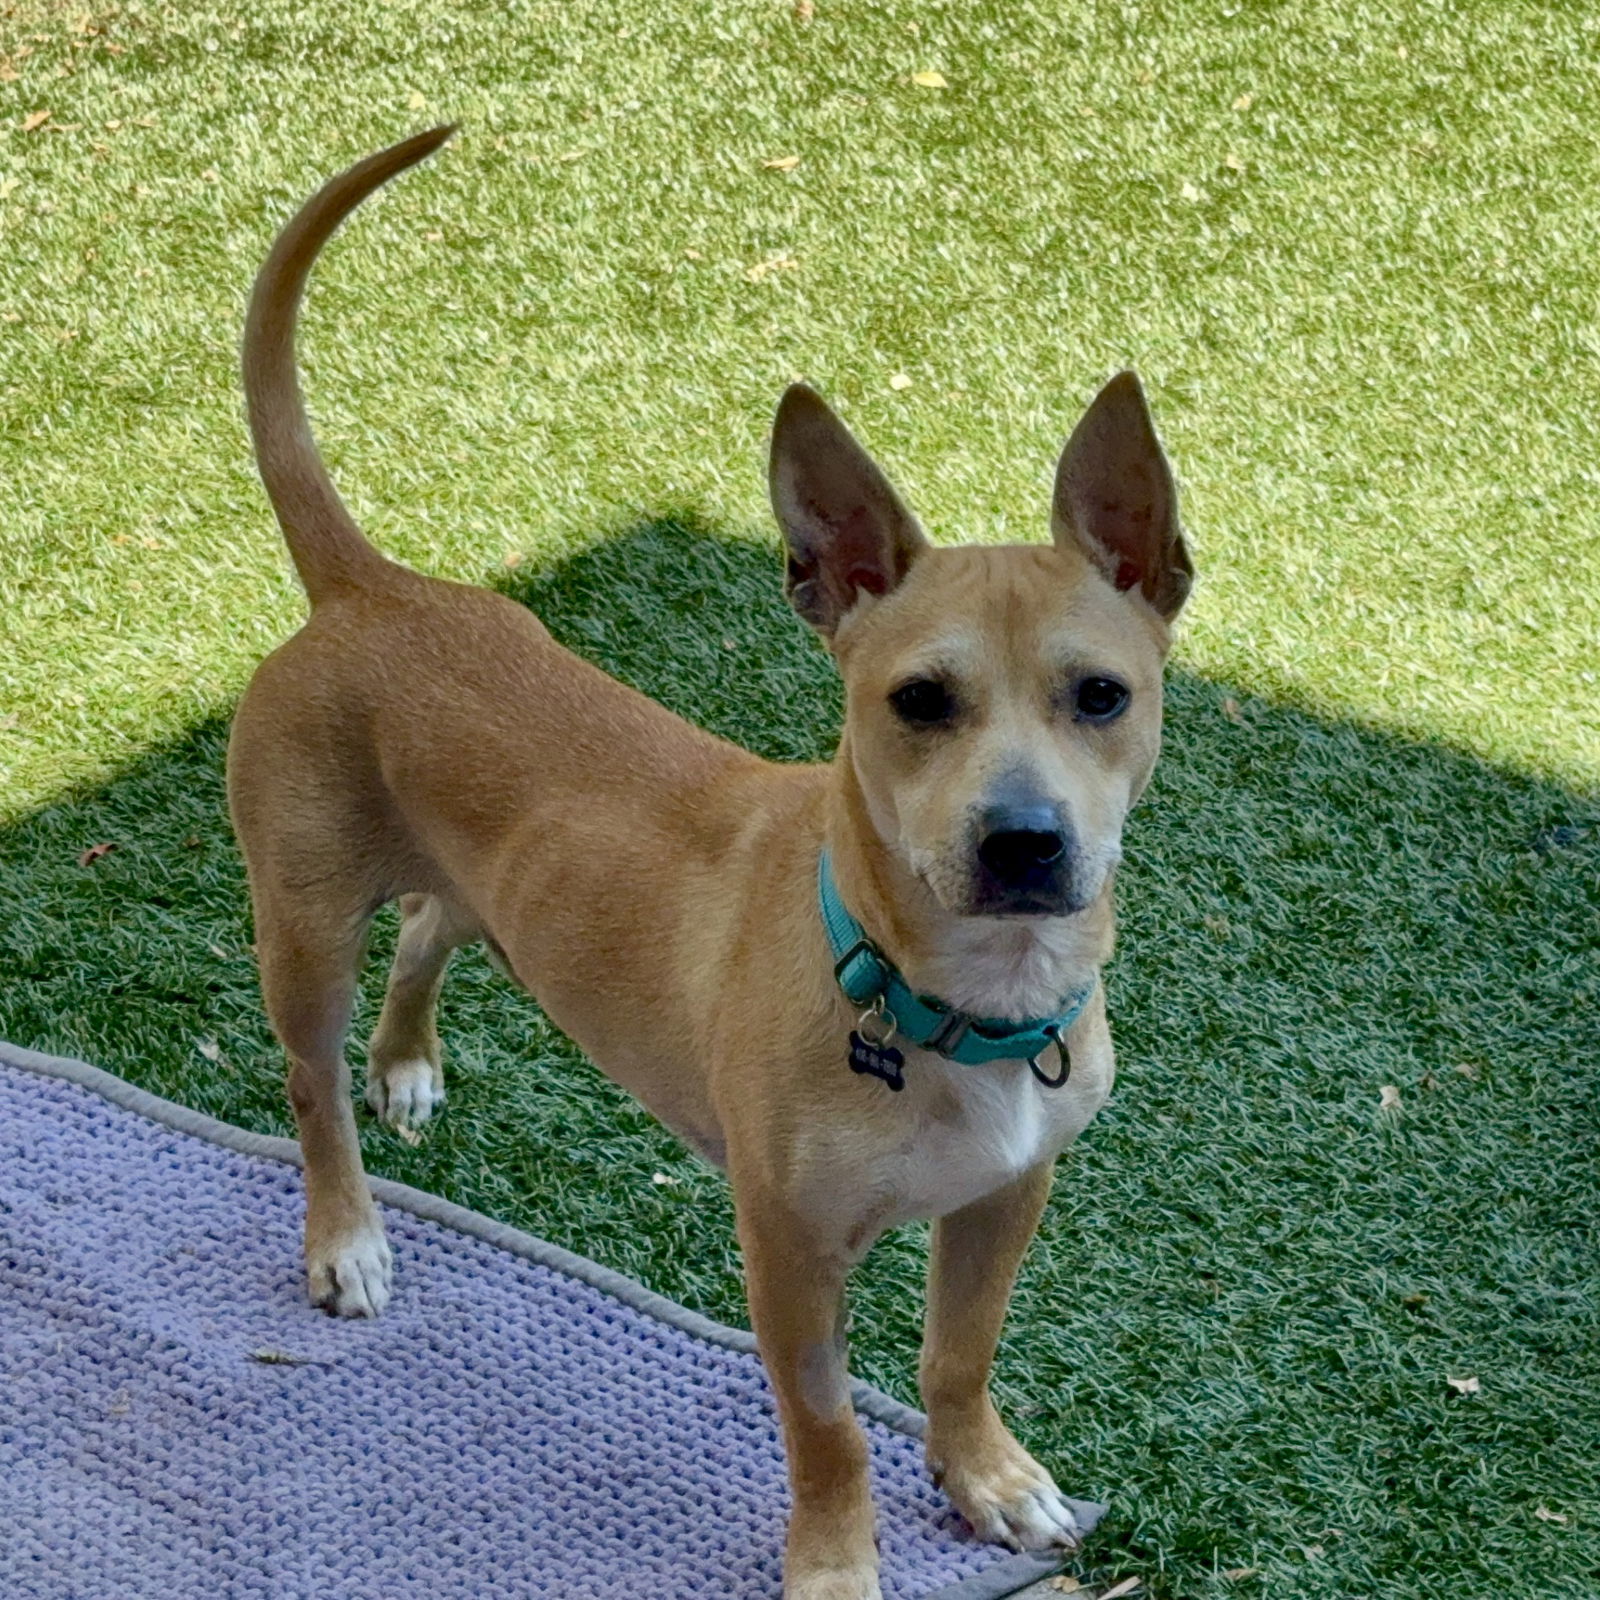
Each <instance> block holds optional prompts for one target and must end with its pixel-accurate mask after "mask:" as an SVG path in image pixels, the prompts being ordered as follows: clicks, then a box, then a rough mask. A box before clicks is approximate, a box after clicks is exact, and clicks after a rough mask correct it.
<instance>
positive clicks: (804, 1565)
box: [735, 1179, 880, 1600]
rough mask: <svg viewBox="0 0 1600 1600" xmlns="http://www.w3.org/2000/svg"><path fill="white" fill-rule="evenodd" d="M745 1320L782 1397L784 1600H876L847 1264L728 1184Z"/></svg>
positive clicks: (785, 1215)
mask: <svg viewBox="0 0 1600 1600" xmlns="http://www.w3.org/2000/svg"><path fill="white" fill-rule="evenodd" d="M735 1195H736V1199H737V1204H738V1219H739V1243H740V1246H741V1247H742V1249H743V1251H744V1271H745V1287H746V1292H747V1293H748V1295H749V1300H750V1319H751V1322H752V1323H753V1325H754V1327H755V1332H756V1339H757V1341H758V1342H759V1344H760V1346H761V1359H762V1361H763V1362H764V1363H765V1365H766V1369H767V1376H768V1378H769V1379H770V1380H771V1383H772V1387H773V1391H774V1393H775V1394H776V1396H777V1401H778V1415H779V1418H780V1420H781V1422H782V1424H783V1443H784V1450H785V1454H786V1455H787V1458H788V1466H789V1488H790V1494H791V1498H792V1501H793V1507H792V1510H791V1512H790V1516H789V1538H788V1544H787V1548H786V1552H785V1555H784V1566H783V1572H784V1583H783V1594H784V1600H879V1593H880V1591H879V1588H878V1553H877V1547H876V1545H875V1543H874V1540H873V1517H872V1492H871V1488H870V1486H869V1483H868V1479H867V1442H866V1439H865V1438H864V1437H863V1435H862V1432H861V1428H860V1425H859V1424H858V1423H857V1421H856V1416H855V1410H854V1408H853V1407H852V1405H851V1403H850V1379H849V1375H848V1373H847V1371H846V1367H845V1339H844V1284H845V1276H846V1274H847V1273H848V1271H849V1268H850V1263H849V1261H848V1260H847V1259H846V1258H845V1256H844V1254H843V1252H836V1251H832V1250H829V1249H827V1248H826V1247H824V1246H823V1245H821V1244H820V1243H819V1241H818V1240H817V1238H816V1235H815V1233H814V1231H813V1230H812V1229H811V1228H810V1227H808V1225H807V1224H806V1223H805V1222H803V1221H802V1220H801V1219H800V1218H798V1217H797V1216H795V1215H794V1213H793V1212H792V1211H791V1210H790V1209H789V1208H788V1207H787V1206H785V1205H784V1204H783V1203H782V1201H781V1200H779V1199H777V1197H775V1196H773V1195H771V1194H770V1192H768V1193H762V1192H759V1191H757V1192H750V1191H749V1190H745V1191H744V1192H741V1190H740V1186H739V1184H738V1182H737V1179H736V1180H735Z"/></svg>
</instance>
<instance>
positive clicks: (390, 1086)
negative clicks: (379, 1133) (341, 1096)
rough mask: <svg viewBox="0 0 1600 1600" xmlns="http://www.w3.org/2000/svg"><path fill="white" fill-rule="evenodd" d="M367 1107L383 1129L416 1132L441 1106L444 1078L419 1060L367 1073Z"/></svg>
mask: <svg viewBox="0 0 1600 1600" xmlns="http://www.w3.org/2000/svg"><path fill="white" fill-rule="evenodd" d="M367 1104H368V1105H369V1106H371V1107H372V1109H373V1111H374V1112H375V1113H376V1114H377V1116H378V1117H379V1118H380V1119H381V1120H382V1121H383V1122H384V1123H385V1125H386V1126H388V1127H391V1128H394V1129H397V1130H398V1129H405V1130H408V1131H415V1130H416V1129H417V1128H420V1127H422V1125H423V1124H424V1123H425V1122H427V1120H428V1119H429V1118H430V1117H431V1116H432V1115H433V1113H434V1111H435V1110H436V1109H437V1108H438V1107H439V1106H442V1105H443V1104H444V1074H443V1073H442V1072H441V1071H440V1070H439V1069H438V1068H437V1067H436V1066H434V1065H433V1063H432V1062H430V1061H424V1060H422V1059H421V1058H420V1057H419V1058H417V1059H416V1060H413V1061H397V1062H396V1063H395V1064H394V1065H393V1066H391V1067H385V1068H383V1070H382V1071H381V1072H374V1071H371V1070H370V1069H369V1071H368V1073H367Z"/></svg>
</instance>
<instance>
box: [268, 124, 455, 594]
mask: <svg viewBox="0 0 1600 1600" xmlns="http://www.w3.org/2000/svg"><path fill="white" fill-rule="evenodd" d="M454 132H455V125H454V124H453V123H452V124H449V125H447V126H445V127H440V128H430V129H429V130H428V132H426V133H419V134H417V135H415V136H414V137H413V138H410V139H405V140H402V141H401V142H400V143H399V144H396V145H391V146H390V147H389V148H388V149H387V150H380V151H379V152H378V153H377V154H376V155H372V156H368V157H367V159H366V160H365V161H358V162H357V163H356V164H355V165H354V166H353V167H351V168H349V169H348V170H347V171H345V172H341V173H340V174H339V176H338V177H337V178H334V179H332V180H331V181H330V182H328V183H326V184H324V185H323V186H322V188H320V189H319V190H318V191H317V192H316V193H315V194H314V195H312V197H311V198H310V199H309V200H308V201H306V203H305V204H304V205H303V206H301V208H300V209H299V211H297V212H296V213H295V216H294V220H293V221H291V222H290V223H289V225H288V226H287V227H286V228H285V229H284V230H283V232H282V233H280V234H279V235H278V238H277V242H276V243H275V244H274V245H273V247H272V251H271V253H270V254H269V255H268V257H267V259H266V262H265V264H264V265H263V266H262V268H261V271H260V272H259V273H257V275H256V283H255V289H254V291H253V292H252V294H251V296H250V310H249V313H248V315H247V316H246V317H245V324H244V393H245V401H246V405H247V408H248V411H249V416H250V435H251V437H252V439H254V441H255V447H256V465H257V467H258V469H259V470H260V473H261V481H262V482H263V483H264V484H265V485H266V488H267V495H268V497H269V498H270V499H271V501H272V509H273V510H274V511H276V512H277V514H278V523H279V526H280V527H281V528H282V529H283V536H284V538H285V539H286V540H287V541H288V545H289V554H290V555H291V556H292V557H293V558H294V564H295V568H296V570H297V571H298V572H299V574H300V581H301V582H302V583H303V584H304V585H305V587H306V593H307V594H308V595H309V596H310V598H311V603H312V605H315V604H316V603H317V602H318V601H319V600H321V599H323V598H325V597H326V596H328V595H330V594H332V593H334V592H335V591H336V590H339V589H346V588H351V587H360V586H362V585H364V584H371V583H373V582H375V581H381V579H382V577H383V575H384V573H386V572H389V571H393V570H394V568H393V564H392V563H391V562H389V561H387V560H386V559H385V558H384V557H383V556H381V555H380V554H379V553H378V551H377V550H376V549H374V548H373V546H372V545H371V544H369V543H368V542H367V538H366V535H365V534H363V533H362V531H361V530H360V528H358V527H357V526H356V523H355V519H354V518H353V517H352V516H351V515H350V513H349V511H348V510H346V509H345V504H344V502H343V501H342V500H341V499H340V498H339V491H338V490H337V489H335V488H334V486H333V480H332V479H331V478H330V477H329V476H328V469H327V468H326V467H325V466H323V464H322V457H321V455H320V454H319V453H318V451H317V441H316V439H315V438H314V437H313V435H312V432H311V424H310V422H309V420H308V419H307V417H306V406H305V400H304V398H303V397H302V396H301V393H300V381H299V378H298V376H297V375H296V372H295V359H294V327H295V318H296V315H297V313H298V312H299V309H300V298H301V295H302V294H303V293H304V291H305V286H306V279H307V277H308V276H309V275H310V272H311V264H312V262H314V261H315V260H316V258H317V252H318V251H319V250H321V249H322V247H323V245H324V244H326V243H327V241H328V237H329V235H330V234H332V233H333V231H334V229H335V228H337V227H338V226H339V224H340V223H341V222H343V221H344V219H345V218H346V217H347V216H349V215H350V213H351V212H352V211H354V210H355V208H356V207H357V206H358V205H360V204H361V202H362V201H363V200H365V199H366V198H367V196H368V195H369V194H371V193H372V191H373V190H374V189H376V188H378V187H380V186H381V185H382V184H385V183H387V182H388V181H389V179H390V178H392V177H394V175H395V174H396V173H397V172H404V171H405V169H406V168H407V167H409V166H413V165H414V164H415V163H416V162H418V161H421V160H422V159H423V157H424V156H429V155H432V154H433V152H434V151H435V150H437V149H438V148H439V146H440V145H442V144H443V143H444V142H445V140H446V139H448V138H449V137H450V135H451V134H452V133H454Z"/></svg>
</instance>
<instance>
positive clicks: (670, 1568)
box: [0, 1045, 1103, 1600]
mask: <svg viewBox="0 0 1600 1600" xmlns="http://www.w3.org/2000/svg"><path fill="white" fill-rule="evenodd" d="M297 1161H298V1150H297V1147H296V1146H295V1145H294V1144H293V1143H292V1142H291V1141H289V1140H284V1139H269V1138H266V1137H264V1136H262V1135H259V1134H252V1133H247V1132H245V1131H244V1130H242V1129H239V1128H233V1127H230V1126H228V1125H227V1124H226V1123H221V1122H217V1121H214V1120H213V1119H211V1118H209V1117H204V1116H201V1115H200V1114H199V1113H197V1112H193V1111H189V1110H187V1109H185V1108H184V1107H181V1106H176V1105H173V1104H172V1103H171V1102H169V1101H165V1100H160V1099H158V1098H156V1097H155V1096H154V1095H149V1094H146V1093H145V1092H144V1091H142V1090H140V1089H136V1088H134V1087H133V1086H132V1085H130V1084H127V1083H125V1082H124V1081H123V1080H122V1079H120V1078H115V1077H113V1076H111V1075H110V1074H109V1073H105V1072H101V1071H99V1070H98V1069H97V1068H94V1067H89V1066H86V1065H84V1064H83V1063H82V1062H73V1061H63V1060H60V1059H58V1058H55V1057H48V1056H40V1055H35V1054H33V1053H32V1052H29V1051H23V1050H19V1049H16V1048H15V1047H13V1046H10V1045H0V1595H3V1596H4V1597H5V1600H69V1597H70V1600H100V1597H112V1596H115V1597H116V1600H189V1597H194V1600H235V1597H238V1600H243V1597H245V1596H251V1597H257V1596H259V1597H263V1600H265V1597H271V1600H300V1597H306V1600H309V1597H311V1596H317V1597H329V1600H345V1597H358V1596H359V1597H368V1596H370V1597H373V1600H379V1597H381V1600H408V1597H416V1600H447V1597H452V1596H461V1597H471V1600H498V1597H504V1600H532V1597H536V1596H552V1597H555V1596H559V1597H560V1600H614V1597H615V1600H624V1597H627V1600H633V1597H641V1600H642V1597H649V1600H680V1597H681V1600H746V1597H749V1600H755V1597H761V1600H772V1597H775V1596H777V1595H778V1593H779V1590H780V1578H779V1572H780V1565H781V1557H780V1552H781V1549H782V1543H783V1524H784V1516H785V1511H786V1505H787V1490H786V1487H785V1483H784V1474H783V1458H782V1452H781V1450H780V1447H779V1443H778V1434H777V1426H776V1419H775V1416H774V1413H773V1408H772V1403H771V1396H770V1392H769V1390H768V1388H767V1384H766V1379H765V1377H764V1375H763V1373H762V1370H761V1365H760V1361H759V1359H758V1358H757V1356H756V1355H755V1353H754V1341H753V1340H752V1338H751V1336H750V1335H749V1334H747V1333H742V1332H739V1331H737V1330H735V1329H730V1328H723V1327H720V1326H719V1325H717V1324H715V1323H712V1322H709V1321H707V1320H706V1319H705V1318H702V1317H699V1316H697V1315H696V1314H695V1313H693V1312H690V1311H686V1310H684V1309H683V1308H682V1307H681V1306H678V1305H675V1304H673V1303H672V1302H671V1301H668V1300H664V1299H662V1298H661V1297H660V1296H657V1295H654V1294H651V1293H650V1292H649V1291H648V1290H645V1289H643V1288H642V1287H641V1286H639V1285H638V1284H636V1283H634V1282H632V1281H631V1280H630V1279H627V1278H623V1277H621V1276H620V1275H618V1274H616V1273H613V1272H611V1271H609V1270H608V1269H606V1268H603V1267H600V1266H597V1265H596V1264H595V1263H593V1262H590V1261H586V1260H584V1259H583V1258H582V1257H579V1256H574V1255H571V1254H569V1253H568V1252H566V1251H563V1250H559V1249H557V1248H556V1247H554V1246H552V1245H548V1244H545V1243H544V1242H542V1241H541V1240H538V1239H534V1238H532V1237H530V1236H529V1235H527V1234H524V1233H519V1232H518V1231H516V1230H515V1229H512V1228H508V1227H505V1226H504V1225H502V1224H500V1223H496V1222H494V1221H492V1220H490V1219H489V1218H487V1217H483V1216H479V1215H478V1214H476V1213H474V1212H470V1211H467V1210H464V1209H463V1208H461V1207H459V1206H454V1205H451V1204H450V1203H449V1202H447V1201H443V1200H439V1199H438V1198H436V1197H434V1196H432V1195H425V1194H423V1193H421V1192H420V1191H418V1190H415V1189H409V1188H406V1187H405V1186H404V1185H401V1184H396V1183H389V1182H386V1181H384V1180H375V1181H374V1183H373V1190H374V1192H375V1193H376V1194H377V1196H378V1198H379V1200H380V1202H381V1203H382V1205H383V1208H384V1211H385V1220H386V1223H387V1225H388V1229H389V1236H390V1239H391V1241H392V1243H393V1245H394V1247H395V1254H396V1258H397V1264H398V1269H399V1277H398V1283H397V1293H396V1295H395V1299H394V1301H393V1303H392V1304H391V1306H390V1308H389V1310H388V1312H387V1313H386V1315H385V1316H384V1317H383V1318H381V1319H380V1320H379V1321H377V1322H373V1323H352V1322H340V1321H335V1320H332V1319H330V1318H328V1317H325V1316H324V1315H323V1314H322V1313H321V1312H318V1311H314V1310H312V1309H311V1308H310V1307H309V1306H308V1305H307V1304H306V1301H305V1296H304V1292H303V1289H302V1286H301V1281H300V1264H299V1232H300V1219H301V1212H302V1202H301V1195H300V1177H299V1174H298V1172H297V1171H296V1170H295V1164H296V1163H297ZM855 1399H856V1406H857V1409H858V1411H860V1413H861V1414H862V1418H863V1422H864V1423H865V1425H866V1428H867V1433H868V1437H869V1439H870V1441H871V1446H872V1461H873V1475H874V1492H875V1494H876V1497H877V1502H878V1508H879V1535H880V1539H881V1542H882V1550H883V1568H884V1594H885V1597H886V1600H911V1597H914V1596H915V1597H932V1596H938V1597H939V1600H991V1597H996V1596H1001V1595H1007V1594H1011V1593H1014V1592H1015V1591H1016V1590H1017V1589H1019V1588H1021V1587H1023V1586H1024V1585H1025V1584H1027V1583H1029V1582H1031V1581H1032V1580H1034V1579H1036V1578H1039V1577H1041V1576H1043V1575H1045V1574H1047V1573H1050V1572H1053V1571H1056V1570H1059V1563H1058V1562H1056V1561H1055V1560H1054V1559H1052V1558H1048V1557H1040V1556H1013V1555H1009V1554H1008V1553H1007V1552H1006V1551H1004V1550H1000V1549H997V1548H995V1547H993V1546H988V1545H980V1544H977V1543H975V1542H973V1541H972V1539H971V1537H970V1535H969V1534H968V1533H967V1532H966V1529H965V1527H964V1524H962V1522H961V1520H960V1518H959V1517H958V1516H957V1515H956V1514H955V1513H954V1512H953V1511H952V1510H951V1509H950V1507H949V1506H948V1504H947V1503H946V1502H945V1501H944V1500H943V1498H942V1497H941V1496H940V1495H939V1494H938V1493H937V1491H935V1489H934V1488H933V1486H932V1484H931V1483H930V1482H929V1481H928V1479H927V1477H926V1475H925V1473H924V1471H923V1468H922V1463H921V1459H920V1455H921V1452H920V1446H919V1444H918V1442H917V1436H918V1433H919V1431H920V1427H921V1421H922V1419H921V1417H920V1416H919V1415H918V1414H917V1413H916V1412H914V1411H911V1410H910V1409H909V1408H908V1407H905V1406H903V1405H901V1404H899V1402H897V1401H895V1400H892V1399H890V1398H889V1397H888V1396H886V1395H882V1394H879V1393H878V1392H876V1391H875V1390H872V1389H869V1388H868V1387H867V1386H866V1385H864V1384H858V1385H857V1386H856V1396H855ZM1074 1509H1075V1511H1076V1512H1077V1515H1078V1519H1079V1521H1080V1523H1082V1524H1084V1525H1086V1526H1087V1525H1090V1524H1092V1523H1093V1521H1094V1520H1095V1519H1096V1518H1097V1517H1098V1516H1099V1515H1100V1513H1101V1511H1102V1510H1103V1508H1101V1507H1099V1506H1092V1505H1088V1504H1085V1503H1080V1502H1074Z"/></svg>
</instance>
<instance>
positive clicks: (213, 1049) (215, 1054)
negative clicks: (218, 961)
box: [194, 945, 222, 1061]
mask: <svg viewBox="0 0 1600 1600" xmlns="http://www.w3.org/2000/svg"><path fill="white" fill-rule="evenodd" d="M212 948H213V949H215V948H216V947H215V946H214V945H213V946H212ZM217 953H218V954H219V955H220V954H221V951H218V952H217ZM194 1047H195V1049H196V1050H198V1051H199V1052H200V1054H201V1055H203V1056H204V1057H205V1058H206V1060H207V1061H220V1060H221V1059H222V1046H221V1045H220V1044H218V1043H217V1041H216V1040H215V1039H207V1038H204V1037H202V1038H199V1039H196V1040H195V1042H194Z"/></svg>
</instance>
